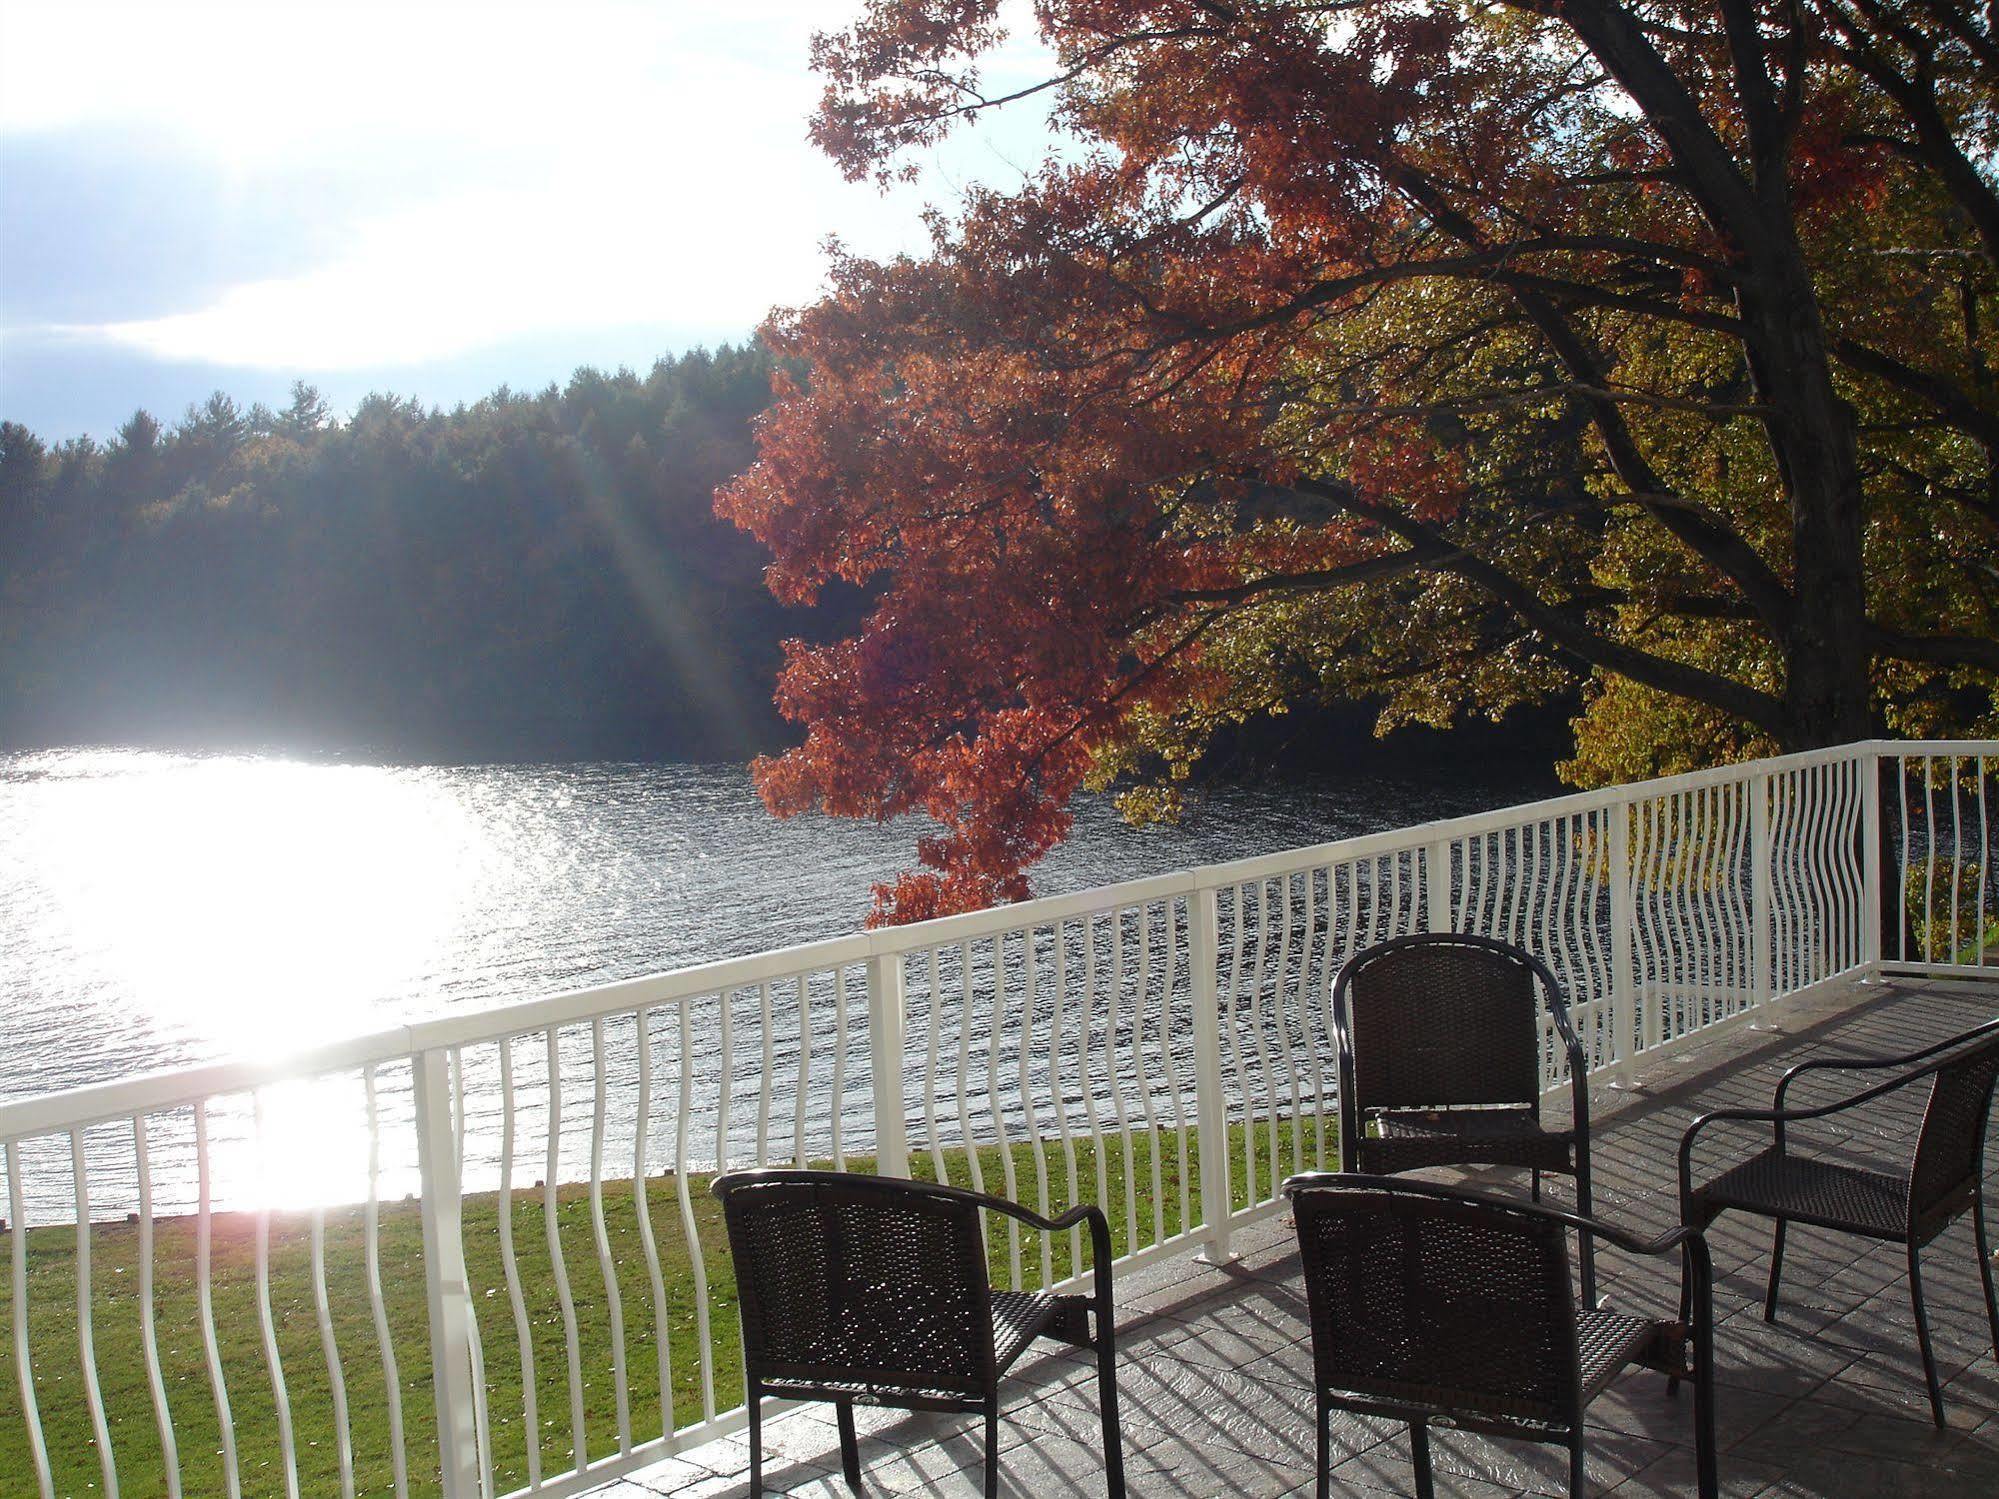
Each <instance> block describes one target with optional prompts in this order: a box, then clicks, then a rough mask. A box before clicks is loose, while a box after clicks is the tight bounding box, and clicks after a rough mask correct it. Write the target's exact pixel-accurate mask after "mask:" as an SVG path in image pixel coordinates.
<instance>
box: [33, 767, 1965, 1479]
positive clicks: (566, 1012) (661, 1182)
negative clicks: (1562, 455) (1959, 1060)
mask: <svg viewBox="0 0 1999 1499" xmlns="http://www.w3.org/2000/svg"><path fill="white" fill-rule="evenodd" d="M1987 755H1999V743H1977V744H1936V745H1928V744H1921V745H1919V744H1884V743H1876V744H1866V745H1857V746H1849V747H1844V748H1841V749H1836V750H1827V751H1820V752H1814V753H1810V754H1803V755H1792V756H1787V757H1784V758H1782V759H1774V760H1765V761H1759V762H1755V763H1752V764H1748V765H1741V766H1733V767H1727V768H1724V769H1718V770H1713V771H1704V772H1699V773H1696V774H1692V775H1685V776H1678V777H1674V778H1671V779H1668V780H1661V781H1654V782H1649V783H1646V784H1643V785H1637V786H1627V787H1620V788H1616V789H1613V790H1609V791H1603V792H1594V793H1588V794H1584V795H1578V796H1570V797H1564V798H1561V799H1559V800H1554V801H1545V802H1539V803H1534V804H1531V805H1528V806H1524V807H1517V808H1512V809H1509V810H1505V811H1498V812H1492V813H1487V814H1482V815H1479V816H1474V817H1465V818H1459V819H1456V820H1453V821H1449V822H1440V823H1433V824H1430V825H1427V826H1424V827H1418V828H1412V829H1406V830H1399V831H1395V832H1389V833H1381V834H1376V835H1372V836H1369V837H1364V838H1357V839H1350V840H1347V841H1344V842H1340V843H1332V844H1324V845H1320V846H1317V847H1313V848H1306V849H1299V850H1295V851H1292V852H1288V853H1283V854H1276V855H1271V856H1269V857H1266V858H1259V859H1251V860H1245V861H1241V862H1238V863H1233V864H1224V865H1216V866H1211V867H1209V868H1205V869H1200V870H1195V871H1190V872H1187V873H1182V874H1175V875H1168V876H1162V877H1159V878H1156V879H1148V880H1141V881H1136V882H1132V883H1129V884H1124V885H1117V886H1110V887H1105V888H1101V889H1095V890H1088V891H1083V892H1080V893H1078V894H1075V895H1069V896H1063V897H1059V898H1056V899H1050V900H1041V901H1034V902H1030V903H1027V904H1023V905H1018V906H1011V907H1004V908H1000V909H997V910H992V911H986V912H981V913H978V914H975V915H971V916H964V917H955V918H949V919H946V920H941V921H933V922H928V923H924V924H921V925H917V926H911V927H903V928H896V929H891V930H884V931H878V932H872V933H868V934H865V935H856V936H852V937H846V938H841V939H838V940H835V941H830V942H822V943H815V944H812V945H809V946H803V947H794V948H788V949H784V950H780V951H775V952H769V953H764V954H759V955H757V956H754V957H749V958H743V959H738V960H734V961H730V962H725V963H716V964H710V965H707V966H704V967H698V968H691V969H685V970H682V971H679V972H675V973H669V974H662V975H658V976H656V977H652V978H646V979H641V980H635V981H632V982H628V983H622V984H614V985H610V986H606V987H603V988H598V989H592V990H587V991H582V992H578V993H573V994H564V995H559V996H555V997H553V998H547V999H539V1000H535V1001H532V1002H529V1003H525V1004H517V1005H512V1006H508V1007H505V1008H501V1009H495V1010H488V1011H483V1012H479V1013H473V1014H453V1015H448V1016H445V1017H443V1018H439V1019H435V1020H429V1021H425V1022H422V1023H420V1024H417V1025H412V1026H407V1027H400V1028H397V1029H394V1030H390V1031H385V1032H381V1033H378V1034H375V1035H371V1036H364V1037H357V1038H354V1039H353V1040H351V1041H349V1042H346V1043H344V1044H341V1045H339V1046H335V1047H330V1048H323V1049H320V1050H318V1051H315V1052H313V1053H311V1054H309V1055H305V1056H301V1057H295V1058H291V1059H288V1060H286V1061H284V1062H282V1063H275V1064H242V1065H225V1066H215V1067H206V1068H196V1069H190V1070H186V1071H182V1072H177V1073H171V1074H162V1075H158V1076H153V1077H145V1078H138V1079H133V1080H131V1081H127V1082H120V1083H111V1084H107V1085H103V1086H99V1087H91V1088H84V1089H78V1090H75V1091H72V1092H68V1093H63V1094H59V1095H54V1096H50V1097H46V1098H39V1099H31V1100H27V1101H24V1102H18V1103H12V1104H7V1105H0V1145H4V1162H5V1169H6V1176H7V1204H8V1206H7V1210H6V1215H7V1217H8V1219H9V1221H10V1226H11V1232H9V1233H8V1234H7V1235H6V1240H7V1253H8V1256H9V1264H8V1271H9V1273H8V1275H7V1276H6V1285H7V1291H6V1294H5V1299H6V1302H7V1319H8V1321H9V1322H10V1324H11V1330H12V1338H11V1342H10V1344H9V1346H7V1347H5V1348H0V1363H6V1364H9V1365H11V1367H10V1368H7V1369H4V1370H0V1374H4V1376H5V1377H4V1380H0V1472H10V1473H17V1474H21V1475H23V1480H22V1481H23V1482H24V1483H25V1482H26V1475H29V1474H32V1475H33V1480H34V1482H35V1483H36V1484H38V1485H39V1489H40V1492H41V1493H42V1494H43V1495H51V1494H54V1493H56V1492H58V1491H59V1490H60V1491H62V1492H70V1491H72V1490H74V1489H77V1488H81V1487H84V1486H85V1485H86V1484H88V1483H90V1482H100V1483H101V1484H102V1485H103V1490H104V1492H105V1493H107V1494H116V1493H118V1492H119V1489H120V1483H121V1479H122V1480H123V1481H124V1483H125V1485H126V1487H127V1490H128V1491H129V1492H145V1493H154V1492H165V1493H168V1494H172V1495H176V1496H177V1495H180V1494H183V1493H187V1494H206V1493H226V1494H229V1495H231V1496H234V1495H237V1494H241V1493H256V1494H261V1493H266V1492H282V1493H285V1494H288V1495H295V1494H300V1493H312V1494H319V1493H327V1494H332V1493H340V1494H343V1495H347V1494H353V1493H355V1492H359V1491H380V1490H383V1489H388V1488H392V1489H393V1491H394V1492H395V1493H397V1494H398V1495H403V1494H407V1493H413V1492H414V1493H435V1492H439V1491H441V1492H442V1493H444V1494H445V1495H448V1496H451V1499H458V1496H463V1495H472V1494H487V1495H497V1494H507V1493H523V1492H532V1493H541V1494H568V1493H575V1492H577V1491H579V1490H580V1489H583V1488H586V1487H589V1486H591V1485H593V1484H596V1483H599V1482H602V1481H604V1480H606V1479H609V1478H611V1477H613V1476H615V1475H617V1474H619V1473H622V1472H625V1471H628V1470H630V1469H632V1468H634V1467H637V1466H639V1465H641V1464H643V1463H645V1462H649V1461H652V1460H655V1459H657V1458H659V1457H662V1456H664V1455H666V1454H668V1453H671V1452H673V1451H675V1450H678V1449H679V1448H682V1447H685V1446H688V1445H691V1444H694V1443H698V1442H701V1441H705V1440H708V1439H710V1438H713V1437H715V1436H718V1435H721V1434H724V1433H726V1432H729V1431H731V1430H734V1429H736V1428H737V1427H738V1426H739V1425H741V1424H742V1420H743V1413H742V1410H741V1397H740V1393H739V1391H740V1385H739V1368H738V1365H737V1363H736V1320H735V1318H736V1314H735V1306H734V1299H733V1280H732V1276H731V1272H730V1268H729V1263H728V1257H727V1254H726V1252H725V1251H724V1249H723V1246H722V1242H721V1235H720V1229H719V1220H718V1216H717V1214H716V1213H715V1211H714V1210H713V1205H712V1199H711V1198H710V1195H709V1194H708V1192H707V1190H706V1182H707V1180H708V1178H709V1177H710V1176H711V1175H712V1173H714V1172H716V1171H718V1170H723V1169H727V1168H730V1167H741V1166H747V1165H752V1164H778V1163H792V1162H801V1163H830V1164H833V1165H835V1166H838V1167H840V1168H842V1169H845V1168H849V1167H854V1166H857V1165H865V1166H869V1167H872V1168H873V1169H878V1170H881V1171H885V1172H889V1173H894V1174H912V1175H919V1176H926V1177H931V1178H935V1177H940V1176H948V1177H950V1178H951V1179H953V1180H958V1181H963V1182H967V1183H969V1184H971V1185H973V1186H977V1187H981V1188H984V1189H986V1190H995V1191H1000V1192H1003V1193H1005V1194H1006V1195H1008V1196H1012V1197H1017V1198H1019V1199H1021V1200H1023V1201H1025V1202H1027V1203H1028V1204H1029V1205H1031V1206H1034V1207H1036V1208H1037V1209H1040V1210H1042V1211H1047V1210H1049V1209H1051V1208H1053V1209H1058V1210H1059V1208H1060V1207H1062V1206H1063V1205H1065V1204H1067V1203H1070V1202H1074V1201H1079V1200H1094V1201H1098V1202H1101V1203H1103V1204H1104V1205H1105V1207H1106V1209H1107V1210H1108V1211H1109V1212H1110V1213H1111V1216H1112V1218H1113V1221H1114V1223H1115V1229H1114V1234H1115V1240H1116V1246H1117V1251H1118V1255H1119V1262H1120V1264H1126V1265H1131V1264H1137V1263H1141V1262H1144V1261H1147V1260H1151V1259H1155V1258H1158V1257H1162V1256H1168V1255H1174V1254H1180V1253H1191V1252H1194V1251H1197V1250H1198V1251H1205V1252H1206V1253H1208V1254H1210V1255H1213V1256H1225V1255H1226V1254H1227V1253H1228V1245H1229V1238H1230V1234H1231V1232H1232V1231H1233V1230H1234V1229H1235V1228H1237V1227H1238V1226H1240V1225H1242V1224H1244V1223H1246V1222H1248V1221H1251V1220H1253V1219H1254V1218H1256V1217H1258V1216H1260V1215H1263V1214H1265V1213H1268V1212H1270V1211H1273V1210H1274V1209H1275V1208H1276V1206H1277V1204H1278V1203H1279V1202H1280V1200H1281V1198H1280V1194H1279V1191H1278V1187H1279V1183H1281V1181H1282V1180H1283V1179H1284V1177H1285V1176H1286V1175H1288V1174H1289V1173H1291V1172H1293V1171H1296V1170H1298V1169H1301V1168H1309V1167H1316V1166H1325V1165H1330V1164H1333V1163H1334V1162H1336V1160H1337V1157H1338V1140H1337V1129H1336V1121H1337V1113H1336V1109H1335V1100H1334V1093H1333V1080H1334V1077H1335V1074H1336V1066H1335V1057H1334V1052H1333V1047H1332V1040H1331V1035H1330V1030H1329V1026H1328V1023H1327V1015H1326V1009H1325V997H1326V994H1327V992H1328V989H1329V985H1330V982H1331V979H1332V976H1333V974H1334V972H1335V971H1336V970H1337V968H1338V967H1339V965H1340V963H1341V962H1342V961H1344V959H1345V958H1346V957H1347V956H1348V955H1350V954H1351V953H1353V952H1355V951H1357V950H1358V949H1360V948H1362V947H1365V946H1367V945H1368V944H1370V943H1372V942H1375V941H1378V940H1380V939H1382V938H1384V937H1387V936H1391V935H1395V934H1398V933H1404V932H1411V931H1417V930H1425V929H1445V928H1448V929H1455V930H1460V931H1473V932H1480V933H1485V934H1487V935H1492V936H1498V937H1503V938H1506V939H1508V940H1511V941H1514V942H1517V943H1520V944H1522V945H1525V946H1527V947H1530V948H1532V949H1533V950H1535V951H1536V952H1538V953H1540V954H1541V955H1542V956H1543V957H1545V958H1546V959H1547V960H1548V962H1549V963H1550V965H1551V966H1552V967H1553V968H1554V970H1555V972H1556V974H1557V976H1558V977H1559V978H1560V979H1561V981H1562V983H1563V984H1564V986H1565V987H1566V989H1567V990H1568V993H1569V996H1570V999H1571V1012H1572V1015H1573V1016H1574V1019H1575V1022H1576V1026H1577V1029H1578V1031H1579V1032H1580V1033H1581V1035H1582V1036H1583V1038H1584V1043H1585V1047H1586V1050H1587V1054H1588V1057H1589V1063H1590V1068H1591V1071H1592V1072H1593V1073H1600V1074H1603V1075H1604V1076H1605V1077H1606V1080H1607V1081H1610V1082H1613V1083H1614V1082H1615V1081H1617V1080H1618V1079H1619V1077H1620V1076H1621V1074H1623V1073H1624V1072H1625V1071H1626V1070H1627V1069H1628V1068H1629V1066H1630V1064H1631V1062H1632V1061H1633V1059H1634V1058H1635V1057H1637V1056H1639V1055H1641V1054H1643V1053H1646V1052H1651V1051H1656V1050H1658V1049H1660V1048H1665V1047H1671V1046H1673V1045H1675V1044H1677V1043H1679V1042H1681V1041H1683V1040H1685V1039H1687V1038H1689V1037H1691V1036H1694V1035H1697V1034H1704V1033H1710V1032H1712V1031H1714V1030H1715V1029H1716V1028H1717V1027H1722V1026H1727V1025H1731V1024H1734V1023H1737V1022H1740V1021H1744V1020H1747V1019H1750V1018H1752V1017H1754V1016H1755V1015H1756V1014H1757V1013H1758V1012H1762V1011H1767V1010H1768V1008H1769V1007H1770V1006H1771V1005H1773V1004H1775V1003H1778V1002H1780V1001H1782V1000H1784V999H1786V998H1787V997H1790V996H1795V995H1798V994H1800V993H1803V992H1805V991H1807V990H1810V989H1812V988H1814V987H1815V986H1817V985H1820V984H1823V983H1826V982H1829V981H1834V980H1839V979H1844V978H1850V977H1855V976H1860V975H1864V974H1868V973H1871V972H1875V971H1880V970H1882V969H1884V968H1887V969H1897V968H1900V969H1907V970H1909V971H1919V972H1937V971H1967V972H1975V971H1978V970H1979V969H1980V968H1982V967H1983V966H1984V952H1985V932H1986V930H1987V928H1988V926H1990V925H1991V921H1992V918H1991V917H1990V915H1989V914H1988V909H1987V904H1986V901H1987V896H1988V883H1989V882H1988V881H1987V879H1986V867H1987V865H1986V850H1987V847H1988V844H1989V843H1990V841H1991V840H1990V838H1989V836H1988V832H1987V828H1988V824H1987V821H1986V800H1985V777H1986V763H1987V762H1986V756H1987ZM1925 796H1926V797H1927V800H1925V799H1924V798H1925ZM1994 801H1995V803H1999V796H1995V798H1994ZM1995 810H1999V806H1995ZM1974 854H1975V857H1973V856H1974ZM1946 871H1947V872H1946ZM1989 893H1991V894H1992V895H1994V896H1995V897H1999V889H1995V890H1992V891H1990V892H1989ZM1884 915H1885V916H1886V917H1887V918H1888V920H1887V923H1886V929H1887V930H1888V931H1889V933H1890V936H1889V938H1888V943H1887V947H1886V950H1885V952H1884V946H1883V939H1882V932H1883V930H1884ZM1995 935H1999V932H1995ZM43 1044H58V1043H56V1042H55V1041H54V1040H53V1039H52V1040H50V1041H48V1042H46V1043H43ZM1546 1056H1547V1064H1546V1073H1545V1081H1546V1082H1547V1084H1548V1085H1549V1086H1550V1087H1553V1086H1556V1085H1558V1084H1559V1083H1561V1082H1562V1081H1563V1078H1562V1075H1561V1068H1562V1067H1563V1066H1564V1065H1565V1058H1564V1057H1563V1056H1562V1055H1561V1054H1560V1053H1559V1052H1558V1050H1557V1049H1556V1048H1555V1046H1554V1044H1553V1038H1552V1036H1550V1037H1549V1038H1548V1045H1547V1049H1546ZM288 1204H296V1207H295V1208H292V1207H288V1206H287V1205H288ZM24 1228H32V1231H31V1232H24V1231H23V1229H24ZM992 1247H993V1255H994V1266H995V1276H996V1278H997V1279H998V1280H1000V1281H1001V1282H1006V1283H1011V1284H1015V1285H1024V1286H1033V1285H1052V1284H1058V1283H1062V1282H1064V1281H1065V1280H1066V1279H1068V1278H1069V1277H1071V1276H1072V1275H1074V1274H1075V1273H1076V1271H1077V1270H1078V1269H1079V1268H1080V1266H1081V1258H1080V1256H1081V1253H1082V1251H1081V1246H1080V1244H1079V1243H1078V1242H1076V1241H1075V1240H1073V1239H1071V1240H1069V1241H1068V1242H1064V1243H1034V1242H1030V1241H1023V1239H1022V1238H1021V1237H1020V1236H1019V1235H1018V1231H1017V1229H1015V1228H1013V1227H1011V1226H1009V1227H1008V1228H1004V1229H1003V1228H998V1227H996V1228H995V1229H994V1243H993V1246H992ZM9 1399H11V1400H13V1401H14V1403H15V1409H14V1410H13V1411H11V1412H8V1411H6V1410H5V1409H4V1403H5V1402H6V1401H8V1400H9Z"/></svg>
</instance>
